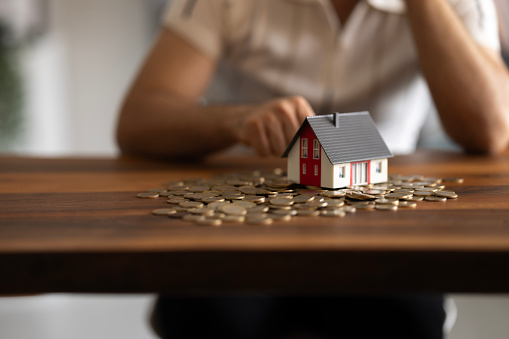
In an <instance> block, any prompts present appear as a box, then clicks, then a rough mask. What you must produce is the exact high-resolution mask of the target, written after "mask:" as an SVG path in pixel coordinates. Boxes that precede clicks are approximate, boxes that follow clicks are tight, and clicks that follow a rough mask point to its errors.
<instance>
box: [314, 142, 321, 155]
mask: <svg viewBox="0 0 509 339" xmlns="http://www.w3.org/2000/svg"><path fill="white" fill-rule="evenodd" d="M313 159H320V143H319V142H318V140H317V139H315V140H313Z"/></svg>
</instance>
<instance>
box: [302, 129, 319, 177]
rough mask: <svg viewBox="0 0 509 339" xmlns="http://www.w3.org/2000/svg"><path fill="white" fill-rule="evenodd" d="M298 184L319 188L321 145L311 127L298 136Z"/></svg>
mask: <svg viewBox="0 0 509 339" xmlns="http://www.w3.org/2000/svg"><path fill="white" fill-rule="evenodd" d="M299 146H300V169H299V170H300V183H301V184H302V185H312V186H321V173H322V168H321V159H320V156H321V145H320V142H318V139H317V138H316V135H315V132H313V130H312V129H311V126H309V125H307V126H306V128H305V129H304V130H303V131H302V133H301V134H300V145H299Z"/></svg>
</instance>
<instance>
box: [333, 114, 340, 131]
mask: <svg viewBox="0 0 509 339" xmlns="http://www.w3.org/2000/svg"><path fill="white" fill-rule="evenodd" d="M332 123H333V124H334V127H336V128H339V113H334V116H333V117H332Z"/></svg>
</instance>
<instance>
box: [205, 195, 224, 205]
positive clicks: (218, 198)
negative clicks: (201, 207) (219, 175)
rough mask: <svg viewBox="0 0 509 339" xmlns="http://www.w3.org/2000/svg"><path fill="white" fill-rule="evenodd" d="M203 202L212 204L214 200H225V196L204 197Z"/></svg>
mask: <svg viewBox="0 0 509 339" xmlns="http://www.w3.org/2000/svg"><path fill="white" fill-rule="evenodd" d="M201 201H202V202H204V203H207V204H210V203H212V202H223V201H224V198H221V197H210V198H203V199H201Z"/></svg>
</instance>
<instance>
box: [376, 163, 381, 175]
mask: <svg viewBox="0 0 509 339" xmlns="http://www.w3.org/2000/svg"><path fill="white" fill-rule="evenodd" d="M376 173H382V162H381V161H377V162H376Z"/></svg>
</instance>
